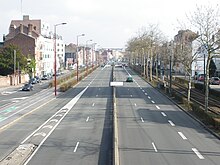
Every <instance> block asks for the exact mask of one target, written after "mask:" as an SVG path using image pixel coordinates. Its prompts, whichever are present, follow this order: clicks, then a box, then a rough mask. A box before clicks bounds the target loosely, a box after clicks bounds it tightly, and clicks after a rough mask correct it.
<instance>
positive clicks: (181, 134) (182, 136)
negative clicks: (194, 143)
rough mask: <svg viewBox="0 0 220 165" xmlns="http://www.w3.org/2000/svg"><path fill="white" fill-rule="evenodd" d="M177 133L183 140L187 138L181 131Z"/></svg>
mask: <svg viewBox="0 0 220 165" xmlns="http://www.w3.org/2000/svg"><path fill="white" fill-rule="evenodd" d="M178 134H179V135H180V136H181V138H182V139H183V140H187V138H186V136H185V135H184V134H183V133H182V132H178Z"/></svg>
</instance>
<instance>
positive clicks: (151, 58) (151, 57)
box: [150, 47, 153, 81]
mask: <svg viewBox="0 0 220 165" xmlns="http://www.w3.org/2000/svg"><path fill="white" fill-rule="evenodd" d="M152 80H153V52H152V47H151V49H150V81H152Z"/></svg>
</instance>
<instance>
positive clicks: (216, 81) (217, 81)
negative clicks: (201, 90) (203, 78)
mask: <svg viewBox="0 0 220 165" xmlns="http://www.w3.org/2000/svg"><path fill="white" fill-rule="evenodd" d="M209 82H210V84H211V85H219V84H220V79H219V78H218V77H212V78H211V79H210V81H209Z"/></svg>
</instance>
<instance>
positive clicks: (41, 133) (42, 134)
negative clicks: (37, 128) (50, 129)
mask: <svg viewBox="0 0 220 165" xmlns="http://www.w3.org/2000/svg"><path fill="white" fill-rule="evenodd" d="M39 135H40V136H43V137H45V136H46V135H47V134H46V133H44V132H39V133H36V134H34V136H39Z"/></svg>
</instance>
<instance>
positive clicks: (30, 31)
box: [28, 24, 33, 36]
mask: <svg viewBox="0 0 220 165" xmlns="http://www.w3.org/2000/svg"><path fill="white" fill-rule="evenodd" d="M32 28H33V25H32V24H28V35H29V36H31V35H32V30H33V29H32Z"/></svg>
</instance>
